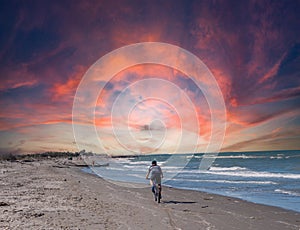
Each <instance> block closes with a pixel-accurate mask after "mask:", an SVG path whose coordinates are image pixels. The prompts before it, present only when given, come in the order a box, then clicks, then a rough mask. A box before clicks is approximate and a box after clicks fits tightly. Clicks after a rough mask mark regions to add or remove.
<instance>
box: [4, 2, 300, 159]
mask: <svg viewBox="0 0 300 230" xmlns="http://www.w3.org/2000/svg"><path fill="white" fill-rule="evenodd" d="M299 12H300V1H292V0H288V1H230V0H229V1H215V0H212V1H200V0H199V1H184V0H182V1H178V0H172V1H171V0H165V1H155V0H154V1H143V0H141V1H133V0H131V1H125V0H124V1H118V0H117V1H71V0H69V1H46V0H45V1H7V0H2V1H0V83H1V84H0V108H1V110H0V154H3V153H39V152H46V151H74V152H76V151H80V150H82V149H85V150H86V151H93V152H97V153H103V152H105V153H107V154H110V155H114V154H115V155H122V154H131V153H133V154H136V153H143V154H150V153H179V152H205V151H211V150H212V149H214V151H217V150H219V151H263V150H296V149H297V150H299V149H300V134H299V133H300V132H299V130H300V77H299V76H300V30H299V26H300V14H299ZM138 43H142V46H141V47H142V48H140V49H141V50H139V52H135V50H131V48H130V49H129V48H128V47H135V46H134V44H138ZM149 44H150V45H149ZM151 44H152V45H153V44H154V45H155V44H157V46H155V47H153V46H152V45H151ZM160 44H162V46H160ZM123 47H127V48H125V49H124V50H125V51H124V52H123V49H122V48H123ZM165 47H167V49H165ZM172 48H174V49H177V54H175V55H174V53H172V52H173V50H172ZM119 51H120V52H121V51H122V52H123V53H122V55H123V56H122V55H121V56H120V54H119V53H118V52H119ZM175 51H176V50H175ZM181 51H182V52H181ZM175 53H176V52H175ZM169 54H172V55H169ZM150 57H153V58H157V60H159V61H158V62H155V63H153V62H150V63H147V60H148V59H149V58H150ZM140 59H143V60H144V62H142V63H139V60H140ZM132 60H134V61H133V62H130V61H132ZM168 61H171V62H170V63H171V64H170V65H168V64H165V63H167V62H168ZM194 61H195V63H198V64H195V63H194ZM197 61H200V62H201V63H202V64H199V63H200V62H197ZM128 63H129V64H128ZM130 63H131V64H130ZM190 63H194V64H193V65H192V64H190ZM124 66H126V68H125V67H124ZM199 66H200V67H201V69H199V71H198V72H197V71H196V70H197V68H199ZM122 68H123V69H122ZM189 71H190V72H189ZM193 71H194V72H193ZM106 72H107V73H110V75H108V76H107V77H105V74H104V73H106ZM194 73H195V74H194ZM211 146H214V147H212V148H211V149H210V147H211ZM216 149H217V150H216Z"/></svg>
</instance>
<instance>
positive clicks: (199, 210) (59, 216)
mask: <svg viewBox="0 0 300 230" xmlns="http://www.w3.org/2000/svg"><path fill="white" fill-rule="evenodd" d="M65 162H66V161H64V160H62V159H58V158H50V159H40V160H36V159H35V160H32V161H22V160H19V161H12V162H10V161H2V162H0V178H1V179H0V181H1V182H0V229H228V230H229V229H278V230H279V229H280V230H282V229H298V230H299V229H300V213H299V212H293V211H288V210H285V209H281V208H277V207H272V206H266V205H260V204H255V203H250V202H246V201H243V200H239V199H236V198H230V197H225V196H220V195H214V194H208V193H203V192H198V191H191V190H180V189H175V188H168V187H163V198H162V202H161V203H160V204H158V203H155V202H154V200H153V196H152V193H151V191H150V187H149V188H129V187H128V186H127V187H124V186H119V185H117V184H115V183H110V182H108V181H106V180H104V179H102V178H100V177H98V176H96V175H92V174H88V173H84V172H83V171H82V170H81V167H76V166H73V165H70V164H65Z"/></svg>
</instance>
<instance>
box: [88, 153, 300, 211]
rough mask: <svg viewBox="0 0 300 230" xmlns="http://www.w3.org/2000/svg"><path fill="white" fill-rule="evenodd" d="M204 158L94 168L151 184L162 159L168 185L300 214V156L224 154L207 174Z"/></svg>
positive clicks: (123, 161) (120, 161)
mask: <svg viewBox="0 0 300 230" xmlns="http://www.w3.org/2000/svg"><path fill="white" fill-rule="evenodd" d="M202 158H203V154H180V155H168V154H161V155H144V156H138V157H130V158H113V159H109V160H108V161H109V166H108V167H99V168H94V173H96V174H98V175H99V176H101V177H103V178H106V179H110V180H115V181H125V182H136V183H141V184H145V185H146V184H148V181H147V180H145V175H146V172H147V169H148V167H149V166H150V164H151V161H152V160H153V159H156V160H157V161H158V164H159V165H161V167H162V169H163V172H164V180H163V184H164V185H166V186H171V187H176V188H182V189H190V190H198V191H204V192H209V193H215V194H220V195H226V196H230V197H236V198H241V199H243V200H247V201H251V202H255V203H261V204H266V205H271V206H277V207H281V208H284V209H289V210H294V211H297V212H300V151H268V152H240V153H232V152H228V153H220V154H219V155H218V156H217V157H216V159H215V161H214V162H213V164H212V165H211V167H210V169H209V170H205V171H203V170H199V165H200V162H201V160H202ZM101 163H103V162H101ZM85 171H91V169H85Z"/></svg>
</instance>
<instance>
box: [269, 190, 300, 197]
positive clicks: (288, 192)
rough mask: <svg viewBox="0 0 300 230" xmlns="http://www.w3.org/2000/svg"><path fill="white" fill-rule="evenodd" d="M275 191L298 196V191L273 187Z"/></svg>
mask: <svg viewBox="0 0 300 230" xmlns="http://www.w3.org/2000/svg"><path fill="white" fill-rule="evenodd" d="M275 192H278V193H283V194H288V195H292V196H300V193H298V192H294V191H288V190H283V189H275Z"/></svg>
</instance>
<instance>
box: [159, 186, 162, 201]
mask: <svg viewBox="0 0 300 230" xmlns="http://www.w3.org/2000/svg"><path fill="white" fill-rule="evenodd" d="M158 191H159V199H161V191H162V186H161V184H158Z"/></svg>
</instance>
